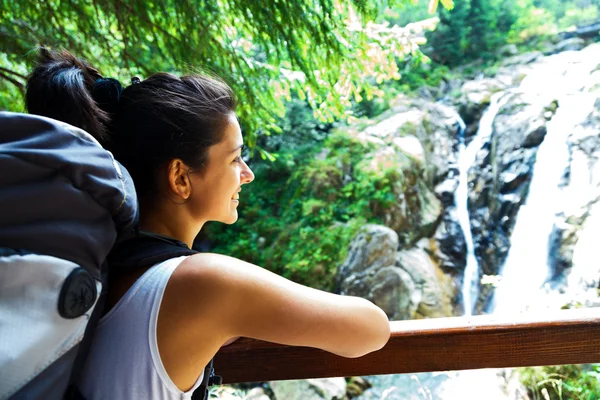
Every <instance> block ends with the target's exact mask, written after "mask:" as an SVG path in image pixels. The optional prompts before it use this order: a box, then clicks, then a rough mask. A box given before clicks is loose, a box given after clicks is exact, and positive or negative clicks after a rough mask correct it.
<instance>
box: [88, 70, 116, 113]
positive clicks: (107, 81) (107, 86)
mask: <svg viewBox="0 0 600 400" xmlns="http://www.w3.org/2000/svg"><path fill="white" fill-rule="evenodd" d="M121 92H123V86H121V83H120V82H119V81H118V80H116V79H113V78H98V79H96V82H94V87H93V88H92V98H93V99H94V101H95V102H96V103H98V106H100V108H101V109H102V110H104V111H106V112H107V113H110V114H114V113H115V112H116V111H117V106H118V105H119V98H120V97H121Z"/></svg>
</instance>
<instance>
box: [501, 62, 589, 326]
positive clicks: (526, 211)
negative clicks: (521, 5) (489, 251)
mask: <svg viewBox="0 0 600 400" xmlns="http://www.w3.org/2000/svg"><path fill="white" fill-rule="evenodd" d="M576 54H577V53H573V52H566V53H561V54H557V55H555V56H552V57H548V60H547V62H546V63H545V64H544V65H542V68H540V69H541V71H539V72H538V73H536V74H530V75H528V77H527V78H526V79H525V80H524V81H523V84H522V85H521V90H523V91H525V90H528V91H529V92H528V93H531V94H532V96H535V95H538V99H539V100H540V101H545V102H547V101H548V99H553V98H554V99H557V100H558V103H559V107H558V110H557V112H556V114H555V115H554V117H553V118H552V120H551V121H550V122H549V123H548V124H547V128H548V132H547V134H546V137H545V139H544V141H543V142H542V144H541V145H540V147H539V150H538V153H537V158H536V162H535V166H534V169H533V174H532V179H531V186H530V188H529V195H528V197H527V200H526V202H525V204H524V205H522V206H521V207H520V209H519V211H518V213H517V218H516V223H515V228H514V231H513V233H512V236H511V239H510V241H511V247H510V250H509V253H508V256H507V259H506V262H505V263H504V266H503V267H502V268H501V271H500V272H501V276H502V278H501V281H500V284H499V286H498V288H497V290H496V293H495V296H494V301H493V304H492V306H491V308H490V310H493V312H494V313H505V314H508V313H513V314H514V313H517V312H523V311H528V310H533V309H545V308H548V307H549V306H550V302H548V298H547V296H546V294H547V292H548V291H547V290H546V289H545V287H544V286H545V285H544V284H545V283H546V281H547V279H548V275H549V267H548V239H549V236H550V233H551V231H552V226H553V223H554V217H555V215H556V213H557V212H558V211H559V210H561V209H562V207H563V205H562V204H561V203H560V198H561V197H560V189H559V182H560V179H561V177H562V175H563V172H564V170H565V167H566V166H567V165H568V161H569V153H568V147H567V138H568V137H569V135H570V134H571V132H572V131H573V129H574V127H575V126H576V125H577V124H578V123H580V122H581V121H582V120H583V119H584V118H585V117H586V116H587V115H588V114H589V113H590V112H591V110H592V107H593V105H594V99H595V98H594V96H591V95H590V94H589V93H584V92H582V91H581V89H582V88H584V87H585V81H586V80H589V76H590V71H591V69H592V68H593V67H595V66H593V65H591V63H589V62H588V63H586V62H581V61H579V60H578V57H574V56H575V55H576ZM596 62H597V61H596ZM549 82H552V84H549ZM534 88H535V89H536V90H535V91H533V92H532V90H533V89H534Z"/></svg>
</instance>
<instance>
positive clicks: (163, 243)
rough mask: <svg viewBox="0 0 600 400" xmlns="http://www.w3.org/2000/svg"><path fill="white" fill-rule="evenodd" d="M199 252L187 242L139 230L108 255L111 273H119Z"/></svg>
mask: <svg viewBox="0 0 600 400" xmlns="http://www.w3.org/2000/svg"><path fill="white" fill-rule="evenodd" d="M196 253H198V252H197V251H196V250H192V249H190V248H189V247H188V246H187V245H186V244H185V243H183V242H181V241H179V240H177V239H174V238H171V237H168V236H163V235H159V234H155V233H151V232H144V231H140V232H138V233H137V234H136V235H135V236H134V237H132V238H131V239H128V240H125V241H123V242H121V243H119V244H117V245H116V246H115V247H114V248H113V249H112V251H111V252H110V254H109V256H108V266H109V268H110V273H111V274H113V273H114V274H117V275H118V274H119V273H123V272H127V271H131V270H134V269H137V268H143V267H145V268H147V267H151V266H152V265H154V264H158V263H160V262H163V261H166V260H169V259H171V258H175V257H180V256H189V255H192V254H196Z"/></svg>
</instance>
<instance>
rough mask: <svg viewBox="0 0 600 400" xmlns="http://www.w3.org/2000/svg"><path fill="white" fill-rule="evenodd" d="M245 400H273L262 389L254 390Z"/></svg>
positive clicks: (256, 388) (247, 394)
mask: <svg viewBox="0 0 600 400" xmlns="http://www.w3.org/2000/svg"><path fill="white" fill-rule="evenodd" d="M244 400H271V399H270V398H269V396H267V394H266V393H265V390H264V389H263V388H261V387H255V388H252V389H251V390H250V391H249V392H248V393H246V396H245V397H244Z"/></svg>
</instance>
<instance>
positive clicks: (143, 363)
mask: <svg viewBox="0 0 600 400" xmlns="http://www.w3.org/2000/svg"><path fill="white" fill-rule="evenodd" d="M27 106H28V109H29V111H30V112H31V113H36V114H41V115H45V116H48V117H51V118H55V119H59V120H62V121H64V122H67V123H70V124H73V125H76V126H79V127H81V128H84V129H87V130H88V131H90V133H92V134H93V135H95V136H96V137H98V138H100V140H101V141H102V142H103V143H104V145H105V146H106V147H107V148H108V149H110V150H111V151H112V152H114V154H115V156H116V158H117V159H118V160H119V161H121V162H122V163H123V165H125V167H126V168H127V169H128V170H129V172H130V173H131V176H132V178H133V180H134V183H135V186H136V190H137V192H138V197H139V199H140V219H139V230H140V233H139V234H138V237H139V238H142V239H143V238H150V239H151V240H150V243H154V244H155V247H157V248H158V247H160V246H161V245H162V246H163V247H164V246H165V243H167V247H169V246H170V247H169V248H173V249H177V251H178V253H177V254H178V255H177V256H172V257H171V256H169V257H166V258H159V259H155V258H153V259H154V260H160V261H154V262H153V263H151V264H150V265H146V264H139V263H131V265H127V262H123V259H122V258H121V259H120V261H121V262H120V263H113V264H110V266H111V268H112V269H111V271H110V279H109V288H108V300H107V307H106V309H105V315H104V316H103V317H102V319H101V320H100V322H99V324H98V327H97V329H96V332H95V334H94V339H93V342H92V346H91V351H90V353H89V356H88V359H87V362H86V364H85V366H84V368H83V373H82V376H81V379H80V380H79V387H80V390H81V392H82V393H83V395H84V396H85V398H87V399H91V400H93V399H100V398H110V399H132V398H153V399H185V398H191V396H192V394H193V392H194V390H195V389H196V388H198V387H199V386H200V384H201V383H203V378H205V376H204V375H205V373H203V370H204V367H205V365H207V363H209V361H210V360H211V359H212V357H213V356H214V355H215V354H216V352H217V351H218V350H219V348H221V347H222V346H223V345H225V344H227V343H230V342H232V341H233V340H235V339H236V338H238V337H248V338H254V339H260V340H265V341H270V342H274V343H280V344H285V345H291V346H309V347H315V348H319V349H322V350H326V351H329V352H331V353H334V354H337V355H340V356H344V357H359V356H362V355H364V354H367V353H369V352H372V351H374V350H377V349H380V348H382V347H383V346H384V345H385V343H386V342H387V340H388V339H389V336H390V326H389V322H388V319H387V317H386V315H385V313H384V312H383V311H382V310H381V309H379V308H378V307H376V306H375V305H373V304H372V303H371V302H369V301H367V300H364V299H361V298H357V297H351V296H338V295H334V294H330V293H326V292H322V291H319V290H315V289H311V288H308V287H304V286H301V285H298V284H295V283H293V282H291V281H288V280H286V279H284V278H282V277H280V276H277V275H275V274H273V273H271V272H268V271H266V270H264V269H262V268H260V267H258V266H256V265H253V264H250V263H246V262H243V261H241V260H237V259H235V258H231V257H227V256H222V255H217V254H194V255H190V253H193V252H192V251H191V250H190V249H189V247H190V246H191V244H192V241H193V239H194V237H195V236H196V235H197V234H198V232H199V231H200V229H201V228H202V226H203V225H204V223H206V222H207V221H220V222H223V223H226V224H232V223H234V222H236V221H237V219H238V214H237V208H238V207H239V205H240V200H239V199H240V197H239V193H240V191H241V189H242V186H243V185H245V184H249V183H251V182H252V181H253V179H254V174H253V173H252V171H251V170H250V168H249V167H248V165H246V163H245V162H244V161H243V159H242V158H241V151H242V148H243V137H242V133H241V130H240V126H239V123H238V121H237V118H236V115H235V99H234V95H233V92H232V91H231V89H230V88H229V87H228V86H227V85H226V84H225V83H224V82H222V81H221V80H219V79H217V78H214V77H208V76H203V75H193V76H184V77H177V76H174V75H171V74H166V73H158V74H155V75H152V76H150V77H149V78H147V79H145V80H139V79H137V78H135V79H133V80H132V84H131V85H130V86H128V87H126V88H125V89H123V88H122V87H121V85H120V84H119V82H118V81H117V80H114V79H107V78H103V77H102V76H101V75H100V73H99V72H98V71H97V70H96V69H95V68H93V67H92V66H91V65H89V64H87V63H85V62H83V61H81V60H78V59H77V58H75V57H74V56H72V55H71V54H69V53H67V52H61V53H53V52H48V51H43V52H42V57H41V60H40V62H39V64H38V66H37V67H36V69H35V70H34V71H33V73H32V74H31V76H30V78H29V81H28V92H27ZM135 240H136V238H134V239H130V240H129V241H126V243H127V242H131V241H135ZM151 247H152V246H151ZM120 249H121V247H117V248H115V249H113V257H112V258H111V257H109V261H110V260H119V254H120ZM168 253H169V255H170V254H171V252H170V251H168ZM116 265H119V266H124V267H125V268H124V269H125V271H126V272H123V271H121V270H119V269H116V268H115V266H116Z"/></svg>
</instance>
